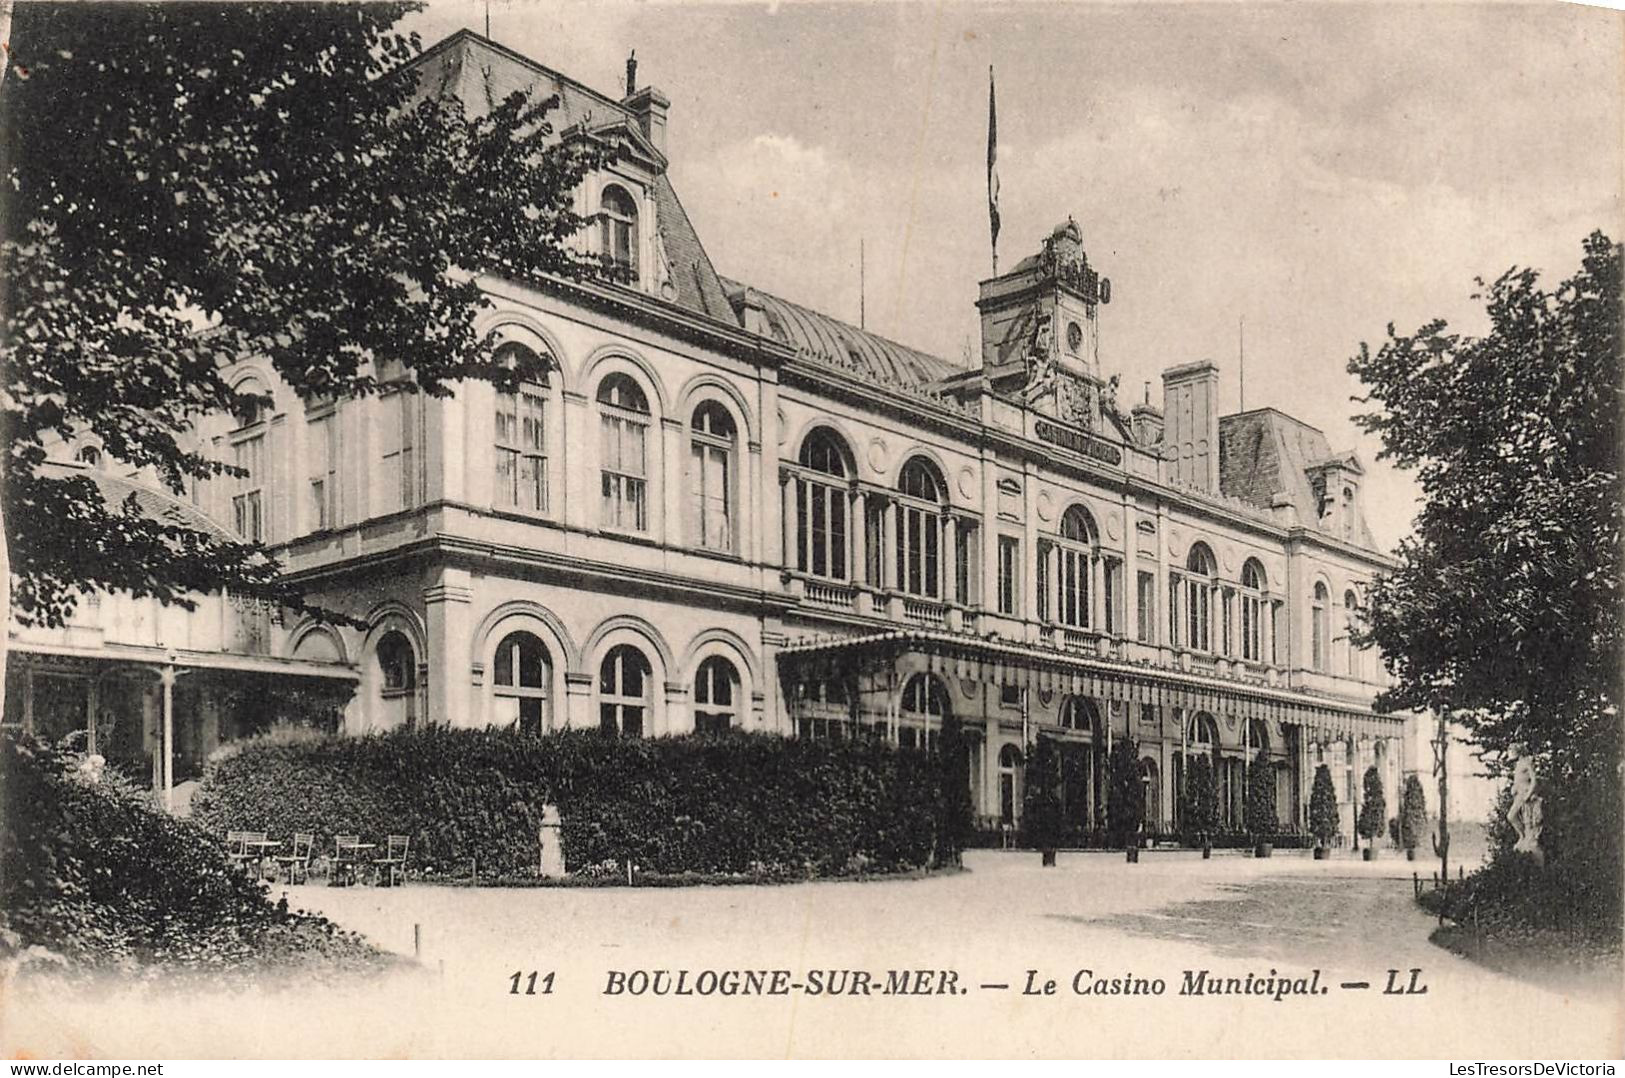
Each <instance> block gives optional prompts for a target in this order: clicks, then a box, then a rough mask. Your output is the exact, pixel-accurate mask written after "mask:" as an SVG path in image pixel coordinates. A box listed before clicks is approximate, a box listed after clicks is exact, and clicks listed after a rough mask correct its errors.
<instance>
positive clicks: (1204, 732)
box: [1190, 711, 1219, 751]
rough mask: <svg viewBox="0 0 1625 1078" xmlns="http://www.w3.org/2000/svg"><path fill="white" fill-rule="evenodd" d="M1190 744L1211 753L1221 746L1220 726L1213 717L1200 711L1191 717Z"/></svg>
mask: <svg viewBox="0 0 1625 1078" xmlns="http://www.w3.org/2000/svg"><path fill="white" fill-rule="evenodd" d="M1190 743H1191V745H1192V746H1193V747H1194V746H1201V747H1203V748H1204V749H1207V750H1209V751H1211V750H1212V749H1215V748H1218V745H1219V724H1218V723H1217V722H1216V721H1214V718H1213V716H1212V715H1209V714H1208V713H1207V712H1205V711H1198V712H1197V713H1196V714H1195V715H1193V716H1191V721H1190Z"/></svg>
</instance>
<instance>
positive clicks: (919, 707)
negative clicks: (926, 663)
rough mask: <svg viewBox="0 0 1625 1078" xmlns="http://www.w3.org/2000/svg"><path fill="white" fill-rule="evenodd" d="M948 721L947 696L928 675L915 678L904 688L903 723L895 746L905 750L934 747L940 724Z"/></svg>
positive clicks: (898, 730)
mask: <svg viewBox="0 0 1625 1078" xmlns="http://www.w3.org/2000/svg"><path fill="white" fill-rule="evenodd" d="M947 717H948V692H947V690H946V689H944V688H943V687H942V682H941V681H939V680H937V679H936V678H934V677H932V676H931V675H930V674H915V675H914V676H913V677H911V678H909V679H908V681H907V683H906V684H904V686H903V709H902V721H901V722H900V723H899V724H898V729H897V742H898V744H900V745H902V746H903V747H905V748H914V747H918V746H924V747H931V746H934V745H935V744H936V740H937V733H938V731H939V730H941V728H942V720H943V719H945V718H947Z"/></svg>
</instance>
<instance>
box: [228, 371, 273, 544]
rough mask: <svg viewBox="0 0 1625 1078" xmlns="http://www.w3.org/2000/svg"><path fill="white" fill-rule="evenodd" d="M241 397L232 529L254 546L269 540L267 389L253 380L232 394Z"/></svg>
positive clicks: (233, 443) (233, 439)
mask: <svg viewBox="0 0 1625 1078" xmlns="http://www.w3.org/2000/svg"><path fill="white" fill-rule="evenodd" d="M232 392H233V393H236V394H237V395H238V397H237V401H236V406H235V411H234V412H233V415H234V416H235V418H236V420H237V429H236V430H235V431H233V432H232V434H231V462H232V463H233V464H235V465H236V466H237V467H238V468H240V469H241V473H240V474H238V475H237V476H236V477H234V478H233V479H232V480H231V482H232V484H233V485H234V489H233V491H232V495H231V518H232V525H233V526H234V527H235V528H236V530H237V534H238V535H239V536H241V537H242V538H243V539H245V540H247V541H248V542H250V543H259V542H263V541H264V540H265V539H266V538H267V536H266V527H265V508H264V507H265V503H266V501H267V500H268V499H267V496H266V493H265V479H266V470H265V427H266V423H265V419H266V415H265V412H266V408H265V404H264V402H263V400H257V399H255V398H256V397H261V396H263V395H264V393H265V387H264V386H262V385H261V384H260V383H259V382H258V381H256V380H254V379H252V378H250V379H247V380H245V381H242V382H239V383H238V384H237V385H236V386H235V387H234V388H233V390H232Z"/></svg>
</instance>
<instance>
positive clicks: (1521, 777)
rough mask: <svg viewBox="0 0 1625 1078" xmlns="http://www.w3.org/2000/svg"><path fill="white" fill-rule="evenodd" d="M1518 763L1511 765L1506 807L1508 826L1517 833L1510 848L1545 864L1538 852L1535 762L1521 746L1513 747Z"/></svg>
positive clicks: (1538, 830) (1539, 851)
mask: <svg viewBox="0 0 1625 1078" xmlns="http://www.w3.org/2000/svg"><path fill="white" fill-rule="evenodd" d="M1514 751H1515V752H1517V754H1518V758H1517V762H1516V763H1514V764H1513V765H1512V804H1511V805H1509V806H1508V807H1507V823H1509V824H1511V825H1512V829H1513V830H1514V831H1516V832H1517V833H1518V841H1517V842H1515V843H1513V845H1512V848H1513V849H1514V850H1517V851H1518V852H1519V853H1527V854H1529V855H1531V856H1532V857H1534V858H1535V860H1536V861H1538V862H1544V861H1545V855H1544V854H1543V853H1541V849H1540V820H1541V801H1542V798H1541V796H1540V794H1539V792H1538V788H1537V779H1536V776H1535V760H1534V757H1532V756H1530V755H1529V754H1528V753H1527V752H1526V751H1525V749H1524V747H1523V746H1522V745H1518V746H1516V747H1515V748H1514Z"/></svg>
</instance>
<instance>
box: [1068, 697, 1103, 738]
mask: <svg viewBox="0 0 1625 1078" xmlns="http://www.w3.org/2000/svg"><path fill="white" fill-rule="evenodd" d="M1060 718H1061V728H1062V729H1064V730H1075V731H1076V732H1078V733H1080V734H1090V735H1093V734H1094V733H1095V731H1097V730H1098V729H1100V711H1099V709H1097V708H1096V707H1095V703H1094V701H1093V700H1090V699H1089V698H1088V697H1087V696H1068V697H1067V698H1066V699H1065V700H1063V701H1061V716H1060Z"/></svg>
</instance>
